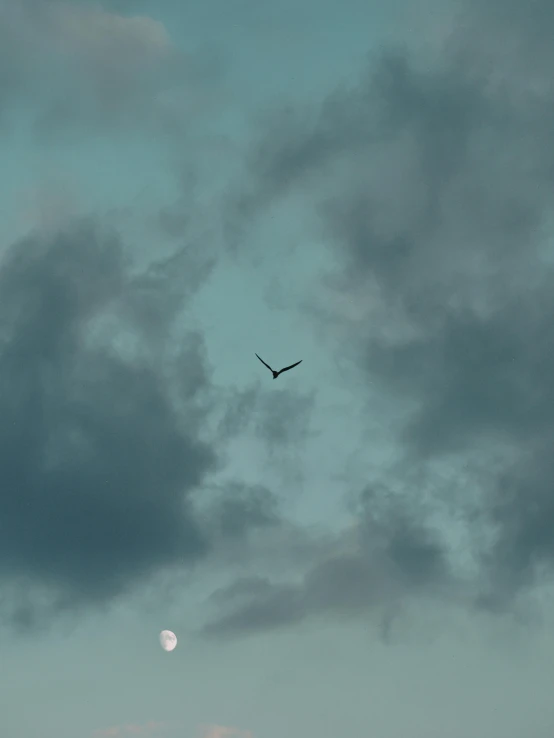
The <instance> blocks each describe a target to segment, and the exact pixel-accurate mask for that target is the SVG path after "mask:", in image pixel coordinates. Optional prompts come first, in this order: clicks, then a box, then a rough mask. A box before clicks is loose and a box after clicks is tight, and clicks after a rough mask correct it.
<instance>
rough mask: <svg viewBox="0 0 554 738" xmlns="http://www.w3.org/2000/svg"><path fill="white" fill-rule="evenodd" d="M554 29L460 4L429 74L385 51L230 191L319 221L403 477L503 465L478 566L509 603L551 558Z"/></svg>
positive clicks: (260, 151)
mask: <svg viewBox="0 0 554 738" xmlns="http://www.w3.org/2000/svg"><path fill="white" fill-rule="evenodd" d="M553 33H554V13H553V12H552V10H551V7H550V5H549V4H547V3H543V2H538V3H535V4H533V6H532V7H526V8H525V11H523V10H522V9H521V7H520V5H519V4H517V3H515V2H514V3H508V6H507V7H506V5H505V4H504V3H500V2H494V1H491V2H487V3H473V2H468V3H465V4H464V5H463V7H462V13H461V14H460V16H459V18H458V19H457V20H456V22H455V24H454V28H453V32H452V34H451V36H450V38H449V40H448V43H447V44H446V45H445V47H444V49H443V50H442V52H441V54H440V55H439V56H438V60H436V61H429V59H426V60H423V59H420V58H418V57H417V55H415V54H410V53H409V52H406V51H395V52H393V53H389V52H387V53H385V54H384V55H383V56H382V58H381V59H380V60H379V61H376V62H374V63H372V65H371V70H370V74H367V75H365V76H363V77H362V78H361V79H360V81H359V83H358V84H353V85H351V86H350V88H349V89H346V90H342V91H340V92H339V93H335V94H332V95H330V97H329V99H328V101H327V102H326V103H325V104H324V105H323V106H322V107H321V109H320V110H319V111H313V110H312V111H308V112H306V111H294V110H292V111H287V112H286V113H285V114H284V120H286V121H289V123H288V124H287V125H283V119H280V120H277V121H276V122H275V123H274V124H273V125H270V127H269V129H268V131H266V134H265V135H264V136H263V137H262V141H261V143H260V145H259V146H258V147H257V148H256V149H255V150H254V152H253V154H252V160H251V176H252V180H251V183H250V184H249V185H248V187H246V188H245V190H247V194H246V195H245V196H244V202H247V203H249V206H250V207H251V208H253V209H255V208H260V209H261V208H263V207H264V206H265V205H266V204H267V203H270V202H271V201H272V200H274V199H276V198H279V197H281V196H282V195H285V194H289V193H291V192H298V193H301V194H302V196H303V197H305V198H306V200H307V201H308V200H310V199H311V201H312V202H313V204H314V207H315V208H316V209H317V210H318V212H319V214H320V217H321V220H320V223H321V226H322V237H323V239H325V240H326V241H328V242H329V243H331V244H332V245H333V248H334V253H335V255H336V257H337V260H338V264H339V265H340V267H341V269H342V275H341V277H340V278H337V279H336V280H335V281H334V284H335V286H336V288H337V289H339V290H343V291H344V292H345V293H355V294H362V293H363V294H364V295H365V297H366V298H367V303H366V304H369V305H371V307H372V311H371V313H370V312H369V311H368V319H367V324H366V326H365V329H363V330H364V333H363V334H362V335H360V332H359V331H360V326H361V323H360V322H359V321H357V322H356V324H355V325H353V326H352V330H351V332H349V333H347V336H348V340H349V342H350V343H355V344H359V343H360V341H363V344H364V350H363V352H362V354H361V362H360V369H361V370H362V371H363V372H365V373H366V374H367V376H368V378H371V380H372V382H373V383H374V384H373V386H374V387H375V386H377V387H380V388H381V390H382V391H383V392H387V393H388V394H389V396H390V397H391V400H392V401H394V402H395V403H398V404H400V403H404V420H402V421H400V423H399V425H398V435H397V439H398V442H399V447H398V448H399V454H400V455H401V456H403V458H404V459H405V464H406V466H405V468H406V469H412V468H414V467H415V466H425V465H427V464H428V463H429V462H431V464H432V463H433V462H435V461H442V462H445V461H446V460H448V461H449V462H450V463H452V464H453V465H454V466H453V468H456V469H463V467H464V466H467V467H468V468H472V466H473V465H474V464H477V463H479V464H481V465H482V464H484V460H485V459H486V457H487V455H488V456H489V457H490V458H491V459H493V458H497V456H498V454H500V455H501V456H502V457H503V458H504V459H509V461H505V462H503V463H502V464H500V465H495V464H492V463H491V468H490V469H489V470H487V473H486V474H483V475H482V477H481V478H480V479H478V480H477V481H476V486H477V491H478V495H479V500H480V506H481V512H482V514H483V516H484V517H485V518H486V520H487V524H488V527H489V530H490V532H491V539H492V540H494V543H493V544H492V546H490V545H488V544H487V545H485V543H484V542H482V543H483V546H484V548H485V550H484V551H481V550H479V551H476V552H474V553H476V554H478V555H479V557H480V562H481V571H480V574H479V577H480V578H481V577H482V582H481V583H483V582H486V584H484V585H483V586H485V587H486V588H488V589H489V596H490V597H492V598H493V599H495V598H496V597H497V596H498V597H502V598H504V599H505V602H506V604H507V603H508V602H509V601H510V598H511V596H513V595H514V594H516V593H517V592H518V591H519V590H520V588H521V587H523V586H524V585H529V584H531V583H532V582H533V581H535V576H536V575H537V573H538V572H539V571H542V572H543V574H544V572H545V567H546V570H547V571H550V573H551V570H552V564H553V563H554V557H553V553H554V552H553V550H552V547H551V546H550V543H549V539H548V535H547V533H546V531H548V530H549V528H551V527H552V525H553V524H554V510H553V506H552V504H551V497H552V489H553V487H554V476H553V474H552V471H553V468H552V464H551V463H550V456H551V447H552V431H551V428H552V427H554V412H553V410H552V408H553V407H554V405H553V403H552V386H553V385H552V375H553V369H554V342H553V340H552V337H551V336H552V323H553V318H554V314H553V303H552V298H551V295H552V294H553V293H554V272H553V269H552V252H551V237H550V230H551V227H552V223H553V218H552V202H553V195H554V177H553V173H554V153H553V152H554V133H553V131H554V127H553V125H552V124H553V121H554V118H553V113H554V106H553V105H552V100H553V99H554V98H553V91H554V86H553V83H552V75H551V69H552V64H553V62H554V53H553V51H552V45H551V44H550V43H549V42H548V39H549V38H551V37H552V34H553ZM258 183H259V184H260V190H259V192H261V195H260V197H259V198H258V199H257V200H256V198H255V196H252V197H251V196H250V194H248V193H249V192H251V193H252V192H258V189H257V184H258ZM332 310H333V307H332V304H331V307H328V306H324V307H322V308H321V317H322V319H323V320H327V315H328V313H330V312H332ZM369 315H371V317H369ZM342 328H344V329H345V330H347V329H348V326H347V325H343V326H342ZM429 470H430V471H429V473H430V474H432V466H430V467H429ZM434 484H435V488H436V493H437V494H438V495H443V496H447V495H448V489H446V488H443V489H441V487H442V486H443V485H444V482H443V481H442V479H441V478H440V477H436V478H435V480H434ZM451 502H452V507H453V508H455V507H456V501H455V500H452V501H451ZM460 510H463V503H462V501H461V500H460ZM459 514H460V515H462V514H463V513H462V512H460V513H459ZM471 524H472V523H471V520H467V521H466V525H467V526H468V527H469V528H470V527H471ZM400 540H405V539H399V542H398V544H397V545H398V546H399V547H400V548H397V555H402V556H403V557H405V556H406V553H405V552H404V553H402V554H400V552H401V551H402V547H401V545H400ZM432 550H433V549H430V550H429V551H428V553H427V554H424V553H423V552H420V553H421V555H422V557H423V558H422V561H421V562H420V566H422V564H423V561H424V560H425V556H427V555H429V556H430V559H429V561H430V562H431V561H433V560H434V559H435V555H434V554H433V553H432ZM394 555H395V554H394V549H391V551H389V556H392V558H394ZM418 555H419V554H418ZM408 560H409V561H413V560H414V559H413V558H412V557H411V556H409V557H407V558H406V561H408ZM431 568H432V567H431ZM418 570H419V567H418ZM414 574H415V572H414V573H412V577H411V578H412V579H413V576H414ZM496 590H498V592H496ZM500 590H502V591H501V592H500ZM347 600H348V597H347V596H346V595H345V601H347Z"/></svg>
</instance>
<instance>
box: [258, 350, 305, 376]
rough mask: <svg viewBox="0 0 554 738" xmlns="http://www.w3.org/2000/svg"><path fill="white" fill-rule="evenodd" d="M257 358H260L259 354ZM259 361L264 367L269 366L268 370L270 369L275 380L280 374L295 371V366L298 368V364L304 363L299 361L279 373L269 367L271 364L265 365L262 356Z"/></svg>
mask: <svg viewBox="0 0 554 738" xmlns="http://www.w3.org/2000/svg"><path fill="white" fill-rule="evenodd" d="M256 356H258V354H256ZM258 359H259V360H260V361H261V362H262V364H263V365H264V366H267V368H268V369H269V371H270V372H271V373H272V374H273V379H277V377H278V376H279V374H282V373H283V372H288V370H289V369H294V367H295V366H298V364H301V363H302V359H300V361H297V362H296V364H291V365H290V366H286V367H285V368H284V369H279V371H278V372H276V371H275V369H272V368H271V367H270V366H269V364H266V363H265V361H264V360H263V359H262V357H261V356H258Z"/></svg>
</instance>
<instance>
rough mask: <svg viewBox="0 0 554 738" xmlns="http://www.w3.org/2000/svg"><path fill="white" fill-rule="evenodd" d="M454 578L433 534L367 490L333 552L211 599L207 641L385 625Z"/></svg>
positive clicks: (237, 584) (319, 552)
mask: <svg viewBox="0 0 554 738" xmlns="http://www.w3.org/2000/svg"><path fill="white" fill-rule="evenodd" d="M378 509H379V510H380V513H379V514H377V513H376V511H377V510H378ZM259 568H261V567H259ZM453 579H454V575H453V573H452V571H451V569H450V564H449V561H448V556H447V550H446V547H445V545H444V542H443V541H442V540H441V538H440V537H439V535H438V534H437V533H436V531H433V530H432V529H431V528H430V527H429V526H427V525H425V524H423V523H419V522H418V521H417V520H416V518H415V517H414V516H412V515H410V514H408V513H407V512H404V514H401V513H400V512H399V511H398V510H397V509H395V508H394V506H391V505H385V506H383V505H381V504H380V503H379V500H378V499H377V497H376V495H375V494H373V493H372V492H369V491H367V492H366V493H364V495H362V509H361V512H360V515H359V519H358V522H357V523H356V524H355V526H354V527H352V528H351V529H348V530H346V531H344V532H343V533H342V534H340V535H339V536H337V537H336V538H335V540H334V541H333V542H332V543H331V544H330V545H326V546H325V547H323V546H317V547H316V546H314V547H313V548H311V549H308V548H307V549H306V550H305V556H304V557H303V561H301V562H300V563H299V564H297V570H296V574H295V576H294V578H292V577H291V576H290V571H289V573H288V574H285V576H284V577H283V576H282V577H281V579H280V581H277V580H276V579H275V578H274V577H269V576H243V577H240V578H238V579H236V580H235V581H234V582H232V583H231V584H230V585H228V586H225V587H222V588H220V589H218V590H216V591H215V592H213V593H212V595H211V597H210V604H211V605H212V606H214V607H215V609H216V610H217V615H216V617H215V618H214V619H213V620H211V621H210V622H209V623H208V624H207V625H206V626H205V628H204V634H205V635H207V636H208V637H229V636H237V635H248V634H252V633H256V632H260V631H265V630H271V629H276V628H283V627H289V626H292V625H295V624H298V623H300V622H302V621H304V620H305V619H307V618H329V617H331V618H334V619H337V618H338V619H344V618H357V617H360V616H362V617H363V616H368V615H371V614H373V615H374V616H375V617H377V618H378V619H379V618H380V619H381V620H383V619H387V618H389V617H390V615H391V613H392V612H398V610H399V608H401V607H403V606H404V605H405V604H406V602H407V601H408V599H410V598H417V597H422V596H426V597H432V596H434V595H437V596H438V595H440V596H444V595H445V594H446V593H447V591H448V590H449V589H450V588H451V585H452V582H453Z"/></svg>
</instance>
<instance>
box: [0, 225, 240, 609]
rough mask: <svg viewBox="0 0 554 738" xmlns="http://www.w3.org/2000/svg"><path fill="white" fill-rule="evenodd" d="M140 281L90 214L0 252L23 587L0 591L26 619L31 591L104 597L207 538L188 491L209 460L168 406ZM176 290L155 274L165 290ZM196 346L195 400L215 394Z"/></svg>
mask: <svg viewBox="0 0 554 738" xmlns="http://www.w3.org/2000/svg"><path fill="white" fill-rule="evenodd" d="M154 273H156V271H155V270H154ZM157 276H158V279H159V277H160V274H159V272H158V273H157ZM139 281H140V280H139ZM136 285H137V282H136V280H134V279H132V278H130V277H129V271H128V264H127V263H126V260H125V258H124V252H123V247H122V244H121V242H120V240H119V239H118V237H117V236H116V235H113V234H111V233H109V232H106V231H105V230H104V229H102V228H100V227H99V226H98V225H96V224H95V223H94V222H93V221H88V222H82V223H78V224H74V225H72V226H68V228H67V229H66V230H65V231H64V232H61V233H58V234H56V235H53V236H46V237H43V236H41V235H40V234H35V235H32V236H29V237H28V238H26V239H24V240H22V241H20V242H18V243H16V244H14V245H13V246H12V247H11V248H10V250H9V251H8V253H7V254H6V255H5V257H4V259H3V262H2V265H1V269H0V292H1V293H2V314H1V316H0V525H1V535H0V579H1V580H2V582H3V583H4V584H3V592H4V594H5V593H6V591H10V592H16V591H17V588H18V587H20V588H21V591H22V592H23V599H22V600H21V605H19V604H18V603H17V602H15V603H14V602H11V603H5V604H6V605H7V604H10V608H11V609H12V611H13V612H15V613H16V615H17V613H18V612H19V613H25V612H26V613H27V615H26V616H25V617H27V618H28V619H31V620H32V618H31V615H30V613H31V612H32V607H33V606H34V604H35V602H34V600H33V597H32V596H31V595H32V593H33V592H37V593H41V594H40V597H43V596H44V597H46V601H49V602H50V603H52V602H54V603H56V602H57V603H59V606H60V607H72V606H78V605H86V604H87V603H96V604H102V603H104V602H107V601H109V600H110V599H111V598H112V597H114V596H117V595H119V594H121V593H124V592H126V591H128V590H130V589H132V588H133V587H135V586H136V585H137V584H140V583H141V582H142V581H143V580H144V579H145V578H146V577H148V575H149V574H151V573H153V572H154V571H156V570H157V569H159V568H162V567H165V566H170V565H173V564H180V563H182V562H187V561H194V560H196V559H197V558H198V557H200V556H202V555H203V554H204V553H205V552H206V551H207V549H208V548H209V543H210V542H209V539H208V537H207V535H206V532H205V531H204V528H203V527H202V526H201V525H200V523H199V522H198V521H197V520H196V518H195V517H194V515H193V514H192V512H191V509H190V503H189V501H188V496H189V493H190V492H191V491H192V490H194V489H195V488H196V487H197V486H198V485H199V484H200V483H201V482H202V480H203V479H204V478H205V476H206V474H207V473H208V472H210V471H211V470H212V469H213V468H214V466H215V464H216V456H215V453H214V451H213V449H212V448H211V447H210V446H209V445H207V444H206V443H205V442H202V441H200V440H198V430H199V427H198V423H199V420H198V419H194V418H195V417H196V416H194V415H191V416H187V417H185V418H184V417H183V416H182V415H180V414H179V413H178V412H177V410H176V405H175V402H174V400H173V399H172V396H171V394H170V392H169V389H168V383H167V378H166V377H167V369H168V366H167V363H166V362H165V361H164V359H163V357H160V356H159V355H158V353H157V351H158V348H159V343H158V342H154V343H151V342H150V341H149V338H148V337H149V333H148V331H146V332H144V331H143V330H142V329H141V328H140V322H141V315H140V313H138V314H137V312H136V311H135V309H134V308H136V306H137V304H138V303H137V287H136ZM151 287H152V284H151ZM170 288H171V284H170V280H169V277H168V278H167V279H166V280H162V281H161V282H160V284H158V289H159V290H160V294H159V295H158V298H159V300H160V301H161V300H162V299H163V295H164V289H165V291H166V292H167V293H168V294H171V289H170ZM158 315H159V316H161V315H163V317H164V321H166V322H169V321H171V320H172V319H173V318H174V317H175V314H174V313H171V314H165V315H164V314H163V311H162V312H160V313H159V314H158ZM106 325H108V327H109V328H108V329H106ZM133 340H134V341H135V343H138V345H139V347H140V348H139V350H138V351H134V352H133V353H130V349H129V345H130V343H132V342H133ZM200 350H201V344H200V343H199V342H198V341H195V340H192V341H191V342H190V343H189V344H188V347H187V351H188V359H189V362H188V363H189V365H192V366H196V365H197V366H198V367H199V368H198V371H195V373H194V376H193V379H194V386H191V387H190V388H189V390H190V391H189V400H190V401H191V402H192V401H193V400H194V399H195V398H197V397H198V396H200V395H202V393H204V392H206V391H208V390H209V376H208V375H207V372H206V368H205V366H204V364H203V363H202V362H201V361H200V362H199V361H198V354H199V351H200ZM183 381H186V377H185V378H184V380H183ZM237 524H238V523H237ZM10 588H11V589H10ZM30 593H31V595H30ZM40 597H39V594H37V598H38V599H37V601H38V600H40ZM25 603H26V604H25ZM18 608H19V609H18Z"/></svg>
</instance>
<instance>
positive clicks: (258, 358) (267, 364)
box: [256, 354, 273, 372]
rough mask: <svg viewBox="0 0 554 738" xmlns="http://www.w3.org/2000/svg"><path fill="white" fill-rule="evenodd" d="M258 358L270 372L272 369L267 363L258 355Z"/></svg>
mask: <svg viewBox="0 0 554 738" xmlns="http://www.w3.org/2000/svg"><path fill="white" fill-rule="evenodd" d="M256 356H258V354H256ZM258 359H260V361H261V362H262V364H263V365H264V366H267V368H268V369H269V371H270V372H272V371H273V369H272V368H271V367H270V366H269V364H266V363H265V361H264V360H263V359H262V358H261V357H260V356H258Z"/></svg>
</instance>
